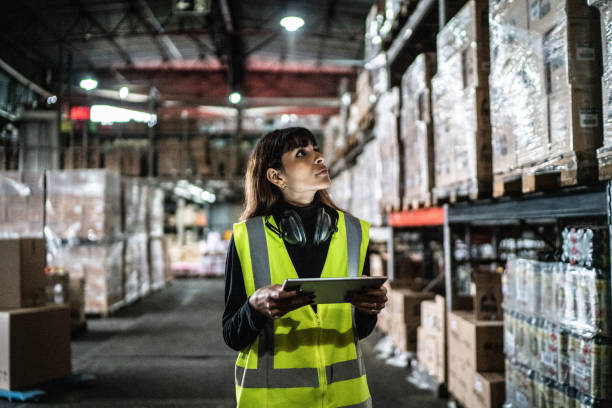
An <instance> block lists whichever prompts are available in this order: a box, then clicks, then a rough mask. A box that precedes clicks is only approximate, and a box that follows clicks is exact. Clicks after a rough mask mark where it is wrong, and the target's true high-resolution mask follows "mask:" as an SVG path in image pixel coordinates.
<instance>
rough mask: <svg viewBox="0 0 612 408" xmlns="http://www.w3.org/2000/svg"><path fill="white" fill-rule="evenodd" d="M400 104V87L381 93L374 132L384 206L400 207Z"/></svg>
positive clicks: (389, 207) (386, 207) (388, 207)
mask: <svg viewBox="0 0 612 408" xmlns="http://www.w3.org/2000/svg"><path fill="white" fill-rule="evenodd" d="M399 105H400V91H399V88H397V87H395V88H392V89H391V90H390V91H389V92H386V93H384V94H382V95H381V97H380V99H379V100H378V103H377V105H376V124H375V126H374V134H375V135H376V139H377V140H378V147H379V149H380V150H379V155H378V158H377V159H376V160H380V162H381V163H384V164H385V165H384V166H381V167H382V174H381V177H382V180H384V182H383V183H382V184H381V190H382V200H381V202H380V204H381V206H382V208H384V209H391V208H394V207H395V208H399V206H400V204H401V197H400V182H401V181H400V151H399V137H398V114H399Z"/></svg>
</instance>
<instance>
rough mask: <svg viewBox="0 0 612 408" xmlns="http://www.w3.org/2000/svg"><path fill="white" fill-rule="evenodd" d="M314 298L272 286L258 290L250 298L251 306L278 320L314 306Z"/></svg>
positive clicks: (278, 286)
mask: <svg viewBox="0 0 612 408" xmlns="http://www.w3.org/2000/svg"><path fill="white" fill-rule="evenodd" d="M313 298H314V296H313V295H312V294H307V293H298V291H297V290H292V291H284V290H283V289H282V286H281V285H271V286H265V287H263V288H259V289H257V290H256V291H255V293H253V294H252V295H251V296H250V297H249V305H250V306H251V308H252V309H254V310H255V311H257V312H258V313H260V314H262V315H264V316H266V317H268V318H270V319H278V318H281V317H283V316H284V315H286V314H287V313H289V312H291V311H292V310H295V309H299V308H300V307H303V306H306V305H311V304H313V303H314V302H313Z"/></svg>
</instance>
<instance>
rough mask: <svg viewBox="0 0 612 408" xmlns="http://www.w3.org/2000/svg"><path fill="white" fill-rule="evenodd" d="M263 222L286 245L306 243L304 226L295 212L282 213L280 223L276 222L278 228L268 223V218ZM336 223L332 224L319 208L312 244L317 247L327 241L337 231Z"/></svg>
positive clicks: (286, 211)
mask: <svg viewBox="0 0 612 408" xmlns="http://www.w3.org/2000/svg"><path fill="white" fill-rule="evenodd" d="M265 220H266V226H267V227H268V228H270V230H272V232H274V233H276V234H277V235H278V236H279V237H280V238H281V239H282V240H284V241H285V242H286V243H288V244H291V245H298V246H304V245H306V243H307V242H308V237H307V236H306V231H305V230H304V224H302V219H301V218H300V216H299V215H298V213H297V212H295V210H292V209H287V210H285V211H283V213H282V215H281V218H280V221H279V222H278V228H276V227H275V226H274V225H272V224H271V223H270V222H269V221H268V217H265ZM337 222H338V220H336V223H337ZM336 223H334V222H332V217H331V216H330V215H329V214H328V213H327V211H325V209H324V208H323V207H321V208H319V210H318V211H317V218H316V221H315V230H314V236H313V239H312V242H313V243H314V244H315V245H316V246H319V245H321V244H322V243H323V242H325V241H327V240H328V239H329V237H330V236H331V235H332V234H333V233H334V232H336V231H338V227H337V226H336Z"/></svg>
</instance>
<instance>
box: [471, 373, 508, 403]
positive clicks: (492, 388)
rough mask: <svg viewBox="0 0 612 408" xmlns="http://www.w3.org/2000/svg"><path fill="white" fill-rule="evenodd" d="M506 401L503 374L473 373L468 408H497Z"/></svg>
mask: <svg viewBox="0 0 612 408" xmlns="http://www.w3.org/2000/svg"><path fill="white" fill-rule="evenodd" d="M505 400H506V381H505V378H504V373H503V372H487V373H474V384H473V387H472V395H471V402H470V404H469V405H468V406H469V407H470V408H499V407H501V406H502V405H503V404H504V402H505Z"/></svg>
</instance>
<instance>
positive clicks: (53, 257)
mask: <svg viewBox="0 0 612 408" xmlns="http://www.w3.org/2000/svg"><path fill="white" fill-rule="evenodd" d="M123 245H124V244H123V242H122V241H117V242H113V243H104V244H91V243H90V244H82V245H65V244H61V245H59V246H51V245H49V243H48V246H49V247H50V248H49V252H50V254H49V256H48V261H49V262H48V263H49V265H50V266H53V267H61V268H63V269H64V270H66V271H67V272H68V273H69V274H70V276H71V278H73V277H74V278H76V279H78V278H83V279H85V312H86V313H92V314H101V315H105V314H108V313H109V312H110V311H111V309H112V308H113V307H114V306H115V305H117V304H118V303H119V302H121V301H122V300H123Z"/></svg>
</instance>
